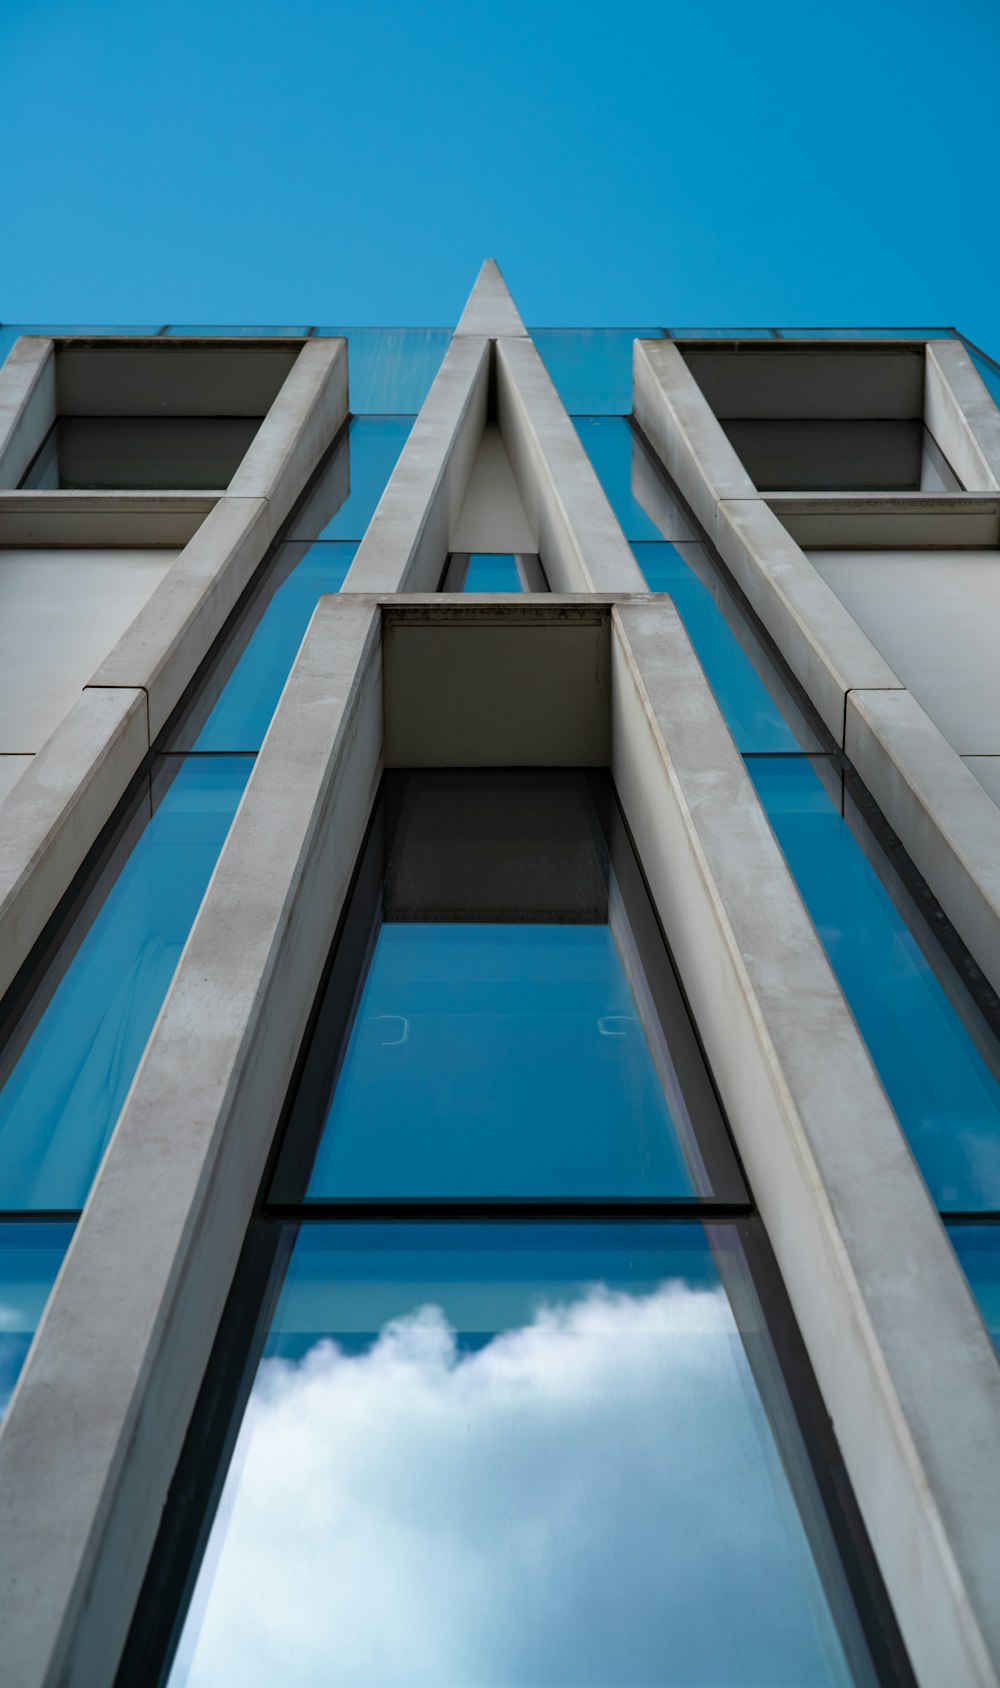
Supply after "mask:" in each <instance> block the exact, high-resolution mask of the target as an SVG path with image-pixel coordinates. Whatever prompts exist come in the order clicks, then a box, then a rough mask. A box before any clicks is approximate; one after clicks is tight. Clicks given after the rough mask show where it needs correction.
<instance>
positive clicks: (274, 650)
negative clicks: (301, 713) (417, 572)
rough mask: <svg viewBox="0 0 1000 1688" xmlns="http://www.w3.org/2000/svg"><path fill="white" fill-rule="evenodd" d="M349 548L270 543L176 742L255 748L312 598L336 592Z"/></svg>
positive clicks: (228, 748) (303, 629)
mask: <svg viewBox="0 0 1000 1688" xmlns="http://www.w3.org/2000/svg"><path fill="white" fill-rule="evenodd" d="M356 551H357V546H356V545H354V544H336V543H334V544H322V545H312V546H309V545H279V546H278V547H277V551H276V554H275V556H274V557H273V558H272V560H271V562H270V563H269V565H268V570H267V574H266V576H265V578H264V579H263V580H262V582H261V584H260V588H259V591H258V592H257V593H256V594H255V596H254V597H253V598H252V599H251V601H250V603H249V604H248V605H247V606H246V609H245V611H244V614H243V615H242V617H241V618H240V621H239V623H238V625H237V626H236V627H234V628H233V629H232V631H231V633H230V635H229V639H228V642H227V646H226V649H225V651H224V652H222V653H221V655H220V656H219V657H218V659H217V661H216V664H215V669H214V672H213V674H212V677H211V680H210V681H208V682H207V683H206V684H205V686H204V687H203V688H202V690H201V693H200V695H199V696H198V698H197V699H196V701H195V703H194V704H193V705H192V708H191V711H190V713H189V714H188V716H187V718H186V720H185V722H184V725H183V726H182V727H181V729H180V730H179V731H178V732H177V734H176V735H175V738H174V747H175V748H176V749H184V750H186V749H194V750H199V751H208V750H211V751H257V750H259V749H260V747H261V745H262V744H263V742H264V735H265V733H266V732H267V729H268V727H269V726H270V724H271V718H272V716H273V715H274V711H275V709H276V708H277V706H278V699H279V698H280V696H281V693H282V690H283V688H284V685H285V681H286V680H287V679H288V676H289V674H290V673H291V669H292V664H293V663H294V661H295V658H296V656H297V655H298V651H299V646H300V645H301V643H302V640H303V638H304V637H305V632H306V628H307V627H308V625H309V622H310V619H311V617H312V615H313V612H314V610H315V608H316V605H317V603H318V602H319V600H320V598H321V597H322V596H323V594H324V593H327V592H339V591H340V588H341V586H342V585H343V582H344V576H345V575H346V573H347V571H348V569H349V568H350V566H351V563H352V561H353V559H354V554H355V552H356Z"/></svg>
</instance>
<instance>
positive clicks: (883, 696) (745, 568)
mask: <svg viewBox="0 0 1000 1688" xmlns="http://www.w3.org/2000/svg"><path fill="white" fill-rule="evenodd" d="M927 359H928V363H927V370H928V391H929V392H932V393H933V394H935V395H936V397H935V399H934V403H935V404H936V405H937V406H938V413H939V414H943V412H944V411H945V410H947V417H948V418H950V420H948V422H947V425H948V426H949V427H950V428H951V431H952V434H953V435H954V440H951V438H950V436H949V439H950V444H951V449H952V450H953V451H955V452H956V453H957V454H958V455H959V456H960V457H961V456H962V454H963V453H964V454H965V455H964V458H963V461H966V460H967V472H968V473H969V474H970V476H971V477H973V478H974V483H975V484H976V485H977V486H979V487H981V488H982V489H983V491H984V492H986V491H988V490H989V488H991V487H992V486H993V481H992V479H991V476H992V474H993V468H992V464H993V460H994V453H995V451H996V450H998V449H1000V447H998V446H997V441H998V440H1000V412H997V409H996V406H995V405H994V404H993V401H992V399H991V398H990V395H989V394H988V393H987V392H986V389H985V387H984V386H983V384H982V382H981V380H980V378H979V376H978V374H977V373H976V371H975V369H974V368H973V367H972V365H971V362H970V360H969V358H968V354H967V353H966V352H965V350H964V348H962V347H958V348H957V350H956V351H955V352H954V353H953V352H951V351H949V350H948V349H947V346H946V343H945V342H934V343H932V344H930V345H928V347H927ZM634 379H635V408H636V418H637V420H638V421H639V424H640V426H641V427H642V428H643V430H644V432H645V433H646V435H647V437H648V438H649V440H650V442H651V444H652V445H653V447H654V450H656V452H657V453H658V455H659V456H660V458H661V460H662V461H663V462H664V464H665V465H666V467H667V468H668V470H669V471H670V473H671V474H672V475H673V476H674V478H675V479H676V480H677V483H678V485H679V487H680V489H681V491H682V493H683V494H684V496H685V497H686V498H687V499H688V500H689V502H690V503H691V505H692V507H693V508H694V510H695V512H696V514H697V515H698V516H699V518H700V520H701V521H702V523H703V525H704V526H705V527H706V528H707V530H708V531H709V533H710V535H711V537H712V538H713V540H714V541H715V544H716V546H717V547H718V550H719V552H720V554H721V556H722V558H723V560H724V561H725V562H726V564H727V565H728V567H729V568H730V570H731V571H732V573H733V576H734V577H735V579H736V580H737V581H738V583H739V585H740V587H741V588H742V590H743V592H744V593H745V595H746V597H747V599H748V600H749V602H750V604H751V605H752V607H753V609H754V610H755V611H756V613H757V615H758V616H759V617H760V619H761V621H762V622H763V624H764V626H765V627H766V628H767V630H768V632H769V633H770V634H771V637H772V638H773V639H774V641H775V644H776V645H777V647H778V649H779V650H780V651H781V653H782V655H783V656H784V658H785V660H786V662H787V663H788V665H789V667H790V668H791V670H792V672H793V673H794V675H795V677H796V679H797V680H798V681H799V682H800V684H801V685H802V687H803V688H804V690H805V691H806V693H807V694H808V696H809V697H810V698H811V699H812V702H813V703H814V704H815V706H816V708H817V710H818V711H819V713H820V715H821V716H822V718H823V720H824V722H825V724H826V726H827V727H828V728H829V730H830V732H831V733H832V734H833V736H834V738H835V740H836V742H837V743H838V744H840V745H842V746H843V747H844V748H845V750H846V751H847V753H848V755H849V756H850V757H851V759H852V761H856V765H857V766H858V770H859V772H860V773H861V776H862V778H863V779H864V781H865V783H866V785H867V786H868V789H869V790H870V791H871V793H872V795H873V797H874V798H875V800H876V802H877V803H878V804H879V806H880V807H881V809H882V810H883V812H884V814H885V815H886V816H887V818H888V819H889V821H890V824H891V825H892V826H893V828H894V829H895V831H896V832H897V833H898V835H899V837H900V839H901V840H902V842H903V844H904V846H905V847H906V849H907V851H908V852H909V854H910V856H911V857H912V859H913V861H914V862H915V863H916V865H917V867H918V868H919V870H920V872H921V873H922V874H923V876H924V878H925V879H926V880H927V882H928V884H929V885H930V887H931V890H932V891H933V892H934V894H935V896H936V897H937V899H938V901H939V902H940V904H941V906H942V908H943V909H944V911H945V913H946V914H947V915H948V917H949V919H950V920H951V921H952V922H953V924H954V926H955V928H956V930H957V931H958V933H959V934H960V936H961V937H962V939H963V941H964V942H965V943H966V944H967V945H968V947H969V949H970V951H971V952H972V954H973V955H974V956H975V958H976V960H977V961H978V962H979V964H980V966H981V967H982V968H983V970H984V972H986V974H987V976H988V977H989V979H990V981H991V983H992V984H993V985H994V986H995V987H997V988H1000V880H998V870H997V862H998V860H1000V810H998V809H997V808H996V806H995V805H994V804H993V803H992V801H991V799H990V798H989V797H988V796H987V795H986V793H985V792H984V791H983V789H982V787H981V786H979V784H978V781H976V779H975V776H974V775H973V774H972V773H971V772H970V771H969V769H968V768H966V767H965V765H964V764H963V762H962V759H961V757H960V756H959V754H958V752H957V751H956V750H954V749H953V748H952V747H951V746H950V745H949V744H948V743H947V742H946V741H945V739H944V738H943V737H942V735H941V733H940V732H939V730H938V728H937V727H936V726H935V725H934V723H933V722H932V721H931V720H930V718H929V716H927V714H926V713H925V712H924V710H923V709H922V708H921V707H920V705H919V704H917V702H916V700H915V699H914V698H913V697H912V695H911V694H910V693H909V692H908V691H907V690H906V688H905V687H904V686H903V683H902V681H901V680H900V679H899V677H898V675H896V674H895V673H894V671H893V670H892V669H891V668H890V667H889V665H888V663H887V662H885V660H884V659H883V658H882V656H881V655H880V654H879V652H878V651H877V649H876V648H875V646H874V645H873V644H872V642H871V640H870V639H869V638H868V637H867V635H866V634H865V633H864V632H863V631H862V629H861V628H860V627H859V626H858V624H857V622H856V621H855V620H854V618H853V616H852V615H851V614H850V612H849V611H848V610H847V609H846V608H845V606H844V605H843V604H842V603H841V602H840V599H839V598H837V596H836V594H835V593H834V592H833V591H832V590H831V589H830V587H828V586H827V584H826V582H825V581H824V580H822V579H821V578H820V575H819V573H818V571H817V570H816V569H815V568H814V567H813V564H812V563H811V562H810V560H809V558H808V557H807V556H806V555H805V553H804V551H803V550H802V549H801V547H800V545H799V544H798V543H797V542H796V539H794V538H793V537H792V536H791V534H790V533H789V532H788V530H787V528H786V527H785V526H783V524H782V521H781V519H780V518H779V515H778V514H776V513H775V511H774V510H773V509H771V508H770V505H769V503H768V501H766V500H765V499H763V498H761V497H760V495H759V494H758V493H757V490H756V488H755V487H754V486H753V484H752V482H750V480H749V477H748V476H747V475H746V472H745V470H744V469H743V467H742V464H741V463H740V460H739V458H738V457H737V456H736V453H735V452H734V451H733V448H732V447H731V445H730V444H729V441H728V439H727V438H726V436H725V433H724V431H723V429H722V427H721V425H720V423H719V422H718V420H717V419H716V418H715V416H713V414H712V412H711V410H710V408H709V405H708V402H707V400H706V399H705V397H704V395H703V394H702V393H701V391H700V389H699V387H698V384H697V382H696V381H695V380H694V377H693V375H692V374H691V372H690V370H689V369H688V368H687V366H686V365H685V363H684V359H683V357H682V355H681V353H680V351H679V350H678V348H677V347H676V346H673V345H671V344H670V343H669V342H659V341H637V342H636V345H635V355H634ZM962 405H968V406H969V409H970V414H969V416H968V417H967V418H965V419H964V421H963V423H962V429H964V432H963V431H962V429H960V428H959V425H958V421H956V417H959V419H961V418H964V416H965V413H964V411H962V410H961V406H962ZM939 425H940V426H941V427H942V428H944V427H945V422H944V421H942V422H941V423H940V424H939ZM963 442H964V443H963ZM977 465H978V467H977ZM976 476H978V479H975V477H976ZM774 502H775V503H776V504H777V506H778V508H779V509H780V511H781V514H782V515H786V514H787V515H788V517H789V520H790V521H791V523H792V525H793V526H795V525H796V524H797V523H799V522H800V521H801V518H800V517H799V516H798V515H797V511H798V510H799V509H801V507H802V504H803V503H807V504H809V505H811V506H812V507H813V508H814V511H815V514H814V515H813V517H812V520H813V521H814V522H817V523H819V524H820V528H819V531H820V534H821V536H822V537H825V538H827V539H828V538H829V537H830V532H829V524H830V522H831V521H832V522H833V523H835V524H837V526H839V528H840V531H841V532H843V527H844V522H845V520H847V519H848V518H847V517H846V515H845V511H846V509H847V507H848V505H849V504H851V503H852V501H851V500H848V499H846V498H843V499H838V500H833V499H826V500H818V499H811V500H808V501H806V500H798V499H794V498H778V499H776V500H775V501H774ZM907 502H908V509H907V511H906V512H905V521H904V512H903V511H902V510H901V501H898V500H897V501H895V503H894V504H893V503H890V501H888V500H879V501H875V500H871V499H866V498H859V499H857V500H855V501H853V504H854V509H855V512H856V515H855V517H854V519H855V521H856V522H860V523H862V524H863V525H864V526H865V527H867V528H868V529H869V531H870V524H871V522H872V521H873V520H877V519H879V516H880V513H881V519H883V520H887V521H892V522H893V523H894V524H895V526H896V530H897V532H896V536H895V540H894V542H896V543H898V541H899V535H900V531H901V528H900V523H901V521H903V525H904V528H905V531H906V533H907V534H908V535H909V536H911V543H912V532H913V527H912V524H914V523H917V524H919V523H920V522H921V521H922V520H930V521H932V522H934V523H935V524H936V525H935V528H934V537H936V538H938V539H940V534H941V522H943V521H947V519H948V517H947V515H945V514H941V510H942V508H943V507H944V506H945V505H946V504H949V505H950V506H951V508H952V510H953V512H954V514H955V520H956V522H957V523H959V524H960V525H962V527H963V529H968V526H969V524H970V523H973V524H975V523H977V522H984V521H985V522H988V523H989V525H990V530H991V532H992V527H993V524H994V522H995V519H996V515H995V511H994V509H993V503H992V499H990V498H989V497H982V496H970V497H967V498H966V499H964V500H963V499H961V498H957V497H952V498H950V499H948V500H945V499H941V498H937V497H932V496H930V497H928V498H927V499H926V503H925V510H926V517H922V515H921V511H920V506H919V503H918V501H917V500H909V501H907ZM806 520H807V523H808V520H809V518H808V516H807V518H806ZM824 523H825V524H827V527H826V530H825V531H824V528H823V524H824ZM804 531H805V530H804ZM923 531H924V539H925V541H926V540H927V539H928V538H929V537H930V535H929V532H928V529H927V528H926V527H925V528H924V530H923ZM969 538H970V534H969V532H966V533H965V541H966V542H968V540H969Z"/></svg>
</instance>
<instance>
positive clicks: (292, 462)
mask: <svg viewBox="0 0 1000 1688" xmlns="http://www.w3.org/2000/svg"><path fill="white" fill-rule="evenodd" d="M346 419H347V341H346V340H344V339H330V340H307V341H306V342H305V344H304V345H303V347H302V349H301V351H300V352H299V355H298V357H297V358H296V359H295V362H294V364H293V366H292V369H291V371H290V373H289V374H288V375H287V376H286V377H285V380H284V382H283V383H282V386H281V389H280V391H279V393H278V396H277V398H276V399H275V400H274V402H273V404H272V405H271V407H270V409H269V410H268V412H267V415H266V416H265V418H264V420H263V422H262V423H261V425H260V427H259V429H258V430H257V434H256V436H255V438H254V441H253V444H252V445H251V447H250V449H249V451H248V452H247V454H246V456H245V457H244V459H243V461H242V463H241V464H240V466H239V468H238V469H237V471H236V474H235V475H234V476H233V479H232V480H231V481H230V483H229V487H228V492H229V496H230V497H232V498H263V499H266V500H267V538H268V539H269V540H271V539H273V538H274V536H275V534H276V533H277V531H278V529H279V527H280V526H281V524H282V522H283V521H284V519H285V517H286V516H287V515H288V512H289V511H290V510H291V508H292V505H293V504H294V503H295V500H296V499H297V498H298V496H299V494H300V493H301V492H302V491H303V489H304V487H305V485H306V482H307V481H308V480H309V477H310V476H311V475H312V472H313V470H314V469H315V468H316V465H317V463H318V462H319V460H320V458H321V457H322V456H323V453H324V452H325V451H326V450H327V448H328V447H329V446H330V445H331V444H332V443H333V440H334V436H335V435H336V434H337V433H338V431H339V430H340V428H342V427H343V425H344V422H345V421H346Z"/></svg>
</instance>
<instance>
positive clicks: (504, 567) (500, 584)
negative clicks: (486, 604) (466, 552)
mask: <svg viewBox="0 0 1000 1688" xmlns="http://www.w3.org/2000/svg"><path fill="white" fill-rule="evenodd" d="M522 590H523V588H522V585H521V576H520V575H519V574H518V572H517V558H516V557H515V556H514V555H513V553H512V552H506V553H503V554H501V553H497V554H495V555H490V554H488V553H486V552H482V551H474V552H473V553H472V554H471V555H470V557H469V566H468V568H467V569H466V571H465V580H464V582H463V584H462V591H463V592H520V591H522Z"/></svg>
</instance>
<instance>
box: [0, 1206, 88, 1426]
mask: <svg viewBox="0 0 1000 1688" xmlns="http://www.w3.org/2000/svg"><path fill="white" fill-rule="evenodd" d="M72 1235H73V1226H72V1224H58V1225H52V1224H47V1223H45V1222H43V1221H35V1222H31V1221H29V1222H26V1223H25V1222H20V1223H18V1222H16V1221H15V1222H8V1223H4V1222H3V1221H0V1418H2V1417H3V1414H4V1413H5V1412H6V1411H7V1403H8V1401H9V1400H10V1398H11V1395H12V1394H13V1393H14V1385H15V1383H16V1382H17V1379H18V1374H19V1373H20V1370H21V1367H22V1366H23V1364H24V1357H25V1355H26V1354H27V1352H28V1349H29V1348H30V1347H31V1339H32V1337H33V1336H34V1334H35V1331H36V1330H37V1328H38V1321H39V1319H40V1318H41V1316H42V1309H43V1308H44V1306H45V1303H46V1301H47V1300H48V1298H49V1291H50V1290H51V1288H52V1285H53V1284H54V1283H55V1281H56V1273H57V1272H58V1271H59V1268H60V1266H61V1265H62V1260H63V1255H64V1254H65V1253H66V1250H67V1249H68V1247H69V1245H70V1239H71V1237H72Z"/></svg>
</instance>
